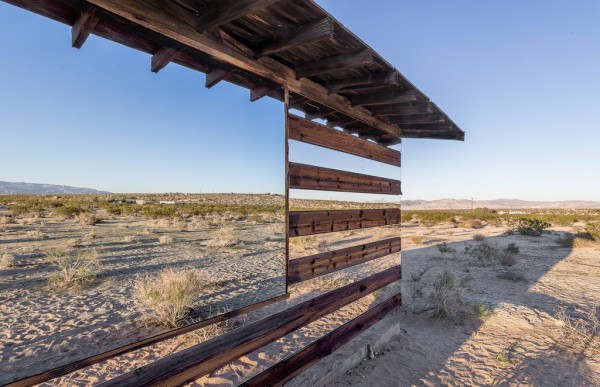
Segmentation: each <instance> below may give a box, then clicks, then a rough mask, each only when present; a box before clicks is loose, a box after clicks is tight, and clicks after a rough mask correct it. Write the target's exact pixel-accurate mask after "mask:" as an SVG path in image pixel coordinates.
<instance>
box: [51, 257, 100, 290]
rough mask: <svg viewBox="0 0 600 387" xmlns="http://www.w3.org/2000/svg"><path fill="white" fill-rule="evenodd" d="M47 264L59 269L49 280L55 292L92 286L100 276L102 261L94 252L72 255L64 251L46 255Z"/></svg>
mask: <svg viewBox="0 0 600 387" xmlns="http://www.w3.org/2000/svg"><path fill="white" fill-rule="evenodd" d="M45 261H46V262H48V263H50V264H51V265H52V266H54V267H55V268H57V269H58V272H57V273H55V274H52V275H51V276H50V277H49V278H48V287H49V288H50V289H53V290H64V289H70V288H80V287H85V286H87V285H90V284H92V283H93V282H94V281H95V280H96V277H97V275H98V269H99V266H100V260H99V258H98V253H97V252H96V251H94V250H89V251H78V252H76V253H73V254H70V253H66V252H64V251H62V250H56V251H49V252H47V253H46V259H45Z"/></svg>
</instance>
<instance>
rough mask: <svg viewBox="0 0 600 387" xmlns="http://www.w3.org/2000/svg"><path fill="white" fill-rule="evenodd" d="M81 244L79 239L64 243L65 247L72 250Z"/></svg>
mask: <svg viewBox="0 0 600 387" xmlns="http://www.w3.org/2000/svg"><path fill="white" fill-rule="evenodd" d="M80 244H81V241H80V240H79V239H69V240H68V241H66V242H65V247H68V248H71V249H74V248H76V247H78V246H79V245H80Z"/></svg>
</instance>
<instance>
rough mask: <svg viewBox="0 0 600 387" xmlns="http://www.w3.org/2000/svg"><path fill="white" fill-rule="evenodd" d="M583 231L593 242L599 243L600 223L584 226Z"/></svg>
mask: <svg viewBox="0 0 600 387" xmlns="http://www.w3.org/2000/svg"><path fill="white" fill-rule="evenodd" d="M585 231H586V232H587V233H588V235H590V236H591V238H592V239H593V240H595V241H598V242H600V223H596V222H590V223H587V224H586V225H585Z"/></svg>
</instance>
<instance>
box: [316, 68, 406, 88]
mask: <svg viewBox="0 0 600 387" xmlns="http://www.w3.org/2000/svg"><path fill="white" fill-rule="evenodd" d="M365 86H400V74H398V73H397V72H391V73H381V74H370V75H366V76H363V77H358V78H351V79H341V80H339V81H332V82H329V83H327V89H329V91H330V92H331V93H339V92H342V91H349V90H354V89H357V88H361V87H365Z"/></svg>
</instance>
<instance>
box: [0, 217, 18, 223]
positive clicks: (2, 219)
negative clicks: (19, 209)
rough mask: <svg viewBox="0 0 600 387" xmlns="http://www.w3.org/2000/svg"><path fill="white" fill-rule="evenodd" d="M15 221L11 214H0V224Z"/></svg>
mask: <svg viewBox="0 0 600 387" xmlns="http://www.w3.org/2000/svg"><path fill="white" fill-rule="evenodd" d="M12 223H15V220H14V219H13V217H12V216H2V217H0V224H12Z"/></svg>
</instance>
